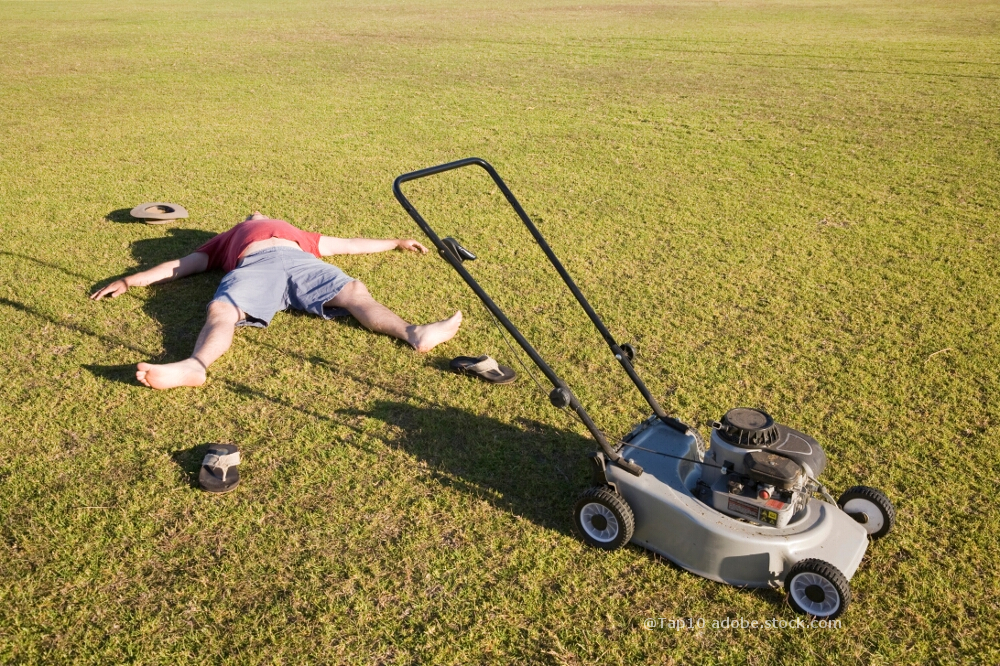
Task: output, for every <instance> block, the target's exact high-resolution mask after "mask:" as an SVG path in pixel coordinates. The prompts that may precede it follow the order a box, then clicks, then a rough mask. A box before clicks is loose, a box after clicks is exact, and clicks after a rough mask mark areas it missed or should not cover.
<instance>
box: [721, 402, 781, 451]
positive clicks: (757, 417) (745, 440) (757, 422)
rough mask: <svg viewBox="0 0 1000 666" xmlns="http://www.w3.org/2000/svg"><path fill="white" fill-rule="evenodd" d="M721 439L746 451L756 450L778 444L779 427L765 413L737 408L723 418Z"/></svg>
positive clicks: (748, 408) (747, 408)
mask: <svg viewBox="0 0 1000 666" xmlns="http://www.w3.org/2000/svg"><path fill="white" fill-rule="evenodd" d="M719 437H721V438H722V439H723V440H724V441H726V442H729V443H730V444H735V445H736V446H740V447H743V448H745V449H756V448H760V447H764V446H770V445H771V444H774V443H775V442H777V441H778V427H777V425H775V423H774V419H773V418H771V415H770V414H768V413H767V412H765V411H761V410H759V409H752V408H750V407H737V408H735V409H730V410H729V411H728V412H726V415H725V416H723V417H722V423H721V424H720V427H719Z"/></svg>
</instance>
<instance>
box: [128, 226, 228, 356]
mask: <svg viewBox="0 0 1000 666" xmlns="http://www.w3.org/2000/svg"><path fill="white" fill-rule="evenodd" d="M167 234H168V235H167V236H166V237H165V238H148V239H144V240H138V241H135V242H134V243H132V257H133V258H134V259H135V260H136V262H138V264H139V266H138V270H139V271H143V270H146V269H148V268H152V267H153V266H155V265H157V264H160V263H163V262H164V261H170V260H171V259H179V258H180V257H183V256H185V255H187V254H190V253H192V252H194V251H195V250H196V249H198V248H199V247H200V246H201V245H203V244H204V243H205V242H206V241H208V239H210V238H212V237H213V236H214V235H215V234H213V233H211V232H208V231H200V230H198V229H176V228H175V229H169V230H168V231H167ZM136 272H137V271H136ZM221 279H222V272H221V271H207V272H205V273H199V274H196V275H189V276H188V277H186V278H183V279H180V280H177V281H175V282H167V283H164V284H156V285H152V286H150V287H148V288H147V293H146V303H145V305H144V306H143V311H145V313H146V314H147V315H149V316H150V317H151V318H152V319H154V320H156V321H157V322H158V323H159V325H160V329H161V331H162V332H163V355H162V357H161V358H157V359H154V360H156V361H158V362H161V363H170V362H173V361H180V360H182V359H185V358H187V357H188V356H189V355H190V354H191V350H192V349H194V343H195V339H196V338H197V337H198V332H199V331H200V330H201V327H202V326H203V325H204V324H205V317H206V310H205V308H206V307H207V306H208V302H209V301H210V300H211V299H212V295H213V294H214V293H215V290H216V288H217V287H218V286H219V280H221Z"/></svg>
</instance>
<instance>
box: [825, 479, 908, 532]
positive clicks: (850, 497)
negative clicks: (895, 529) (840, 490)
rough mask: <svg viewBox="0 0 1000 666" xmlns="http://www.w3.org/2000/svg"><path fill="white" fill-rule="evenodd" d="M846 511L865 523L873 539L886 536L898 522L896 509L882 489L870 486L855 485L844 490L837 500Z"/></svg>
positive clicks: (866, 529)
mask: <svg viewBox="0 0 1000 666" xmlns="http://www.w3.org/2000/svg"><path fill="white" fill-rule="evenodd" d="M837 504H838V505H839V506H840V508H841V509H843V510H844V513H846V514H847V515H849V516H850V517H851V518H854V520H856V521H858V522H859V523H861V524H862V525H864V528H865V531H866V532H868V536H870V537H871V538H872V539H878V538H880V537H884V536H885V535H886V534H888V533H889V530H891V529H892V526H893V525H894V524H895V523H896V509H895V508H894V507H893V506H892V502H890V501H889V498H888V497H886V496H885V493H883V492H882V491H880V490H876V489H875V488H869V487H868V486H854V487H853V488H848V489H847V490H845V491H844V494H843V495H841V496H840V499H838V500H837Z"/></svg>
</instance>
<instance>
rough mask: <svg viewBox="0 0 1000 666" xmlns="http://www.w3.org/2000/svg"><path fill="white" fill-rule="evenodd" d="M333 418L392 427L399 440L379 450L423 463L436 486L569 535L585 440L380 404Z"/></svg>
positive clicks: (527, 424) (587, 446) (456, 412)
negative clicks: (352, 418) (403, 454)
mask: <svg viewBox="0 0 1000 666" xmlns="http://www.w3.org/2000/svg"><path fill="white" fill-rule="evenodd" d="M340 413H341V414H345V415H355V416H362V417H366V418H372V419H376V420H379V421H382V422H383V423H385V424H386V425H389V426H392V429H393V430H394V431H396V432H398V433H399V434H398V435H397V436H393V437H391V438H389V439H388V440H387V441H386V444H388V445H389V446H392V447H396V448H399V449H402V450H404V451H406V452H407V453H409V454H410V455H412V456H414V457H416V458H418V459H420V460H422V461H424V462H425V463H426V464H427V465H428V467H430V468H431V469H432V470H433V471H434V472H433V473H434V476H435V477H436V479H437V480H438V481H439V482H440V483H441V484H442V485H446V486H451V487H456V488H458V489H460V490H462V491H463V492H468V493H470V494H472V495H475V496H476V497H479V498H482V499H484V500H486V501H488V502H490V503H491V504H493V505H494V506H496V507H497V508H499V509H502V510H503V511H508V512H510V513H513V514H515V515H518V516H521V517H523V518H526V519H528V520H531V521H532V522H534V523H536V524H538V525H541V526H543V527H546V528H549V529H554V530H557V531H559V532H562V533H564V534H570V533H572V505H573V500H574V498H575V497H576V495H577V494H578V493H579V492H580V491H581V490H583V489H584V488H585V487H586V486H587V485H589V482H590V468H589V463H588V462H587V458H586V455H587V453H588V452H589V451H591V450H593V448H594V443H593V442H592V441H591V440H589V439H586V438H584V437H582V436H580V435H578V434H576V433H573V432H567V431H562V430H557V429H555V428H553V427H551V426H548V425H545V424H542V423H538V422H535V421H528V420H523V421H521V423H520V426H521V427H516V426H512V425H509V424H506V423H501V422H500V421H497V420H495V419H492V418H489V417H486V416H479V415H476V414H471V413H469V412H466V411H463V410H461V409H456V408H454V407H444V406H438V405H427V406H417V405H413V404H409V403H405V402H395V401H389V400H386V401H381V402H377V403H375V405H374V406H373V407H372V409H371V410H370V411H367V412H360V411H349V410H345V411H343V412H340Z"/></svg>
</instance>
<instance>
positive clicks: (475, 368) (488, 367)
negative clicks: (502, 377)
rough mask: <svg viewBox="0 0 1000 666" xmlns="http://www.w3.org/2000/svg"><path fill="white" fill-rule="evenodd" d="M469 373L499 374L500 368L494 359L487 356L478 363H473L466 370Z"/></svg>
mask: <svg viewBox="0 0 1000 666" xmlns="http://www.w3.org/2000/svg"><path fill="white" fill-rule="evenodd" d="M466 370H468V371H469V372H499V371H500V366H499V364H497V362H496V359H494V358H493V357H492V356H487V357H486V358H484V359H483V360H482V361H480V362H479V363H473V364H472V365H470V366H468V367H467V368H466Z"/></svg>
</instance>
